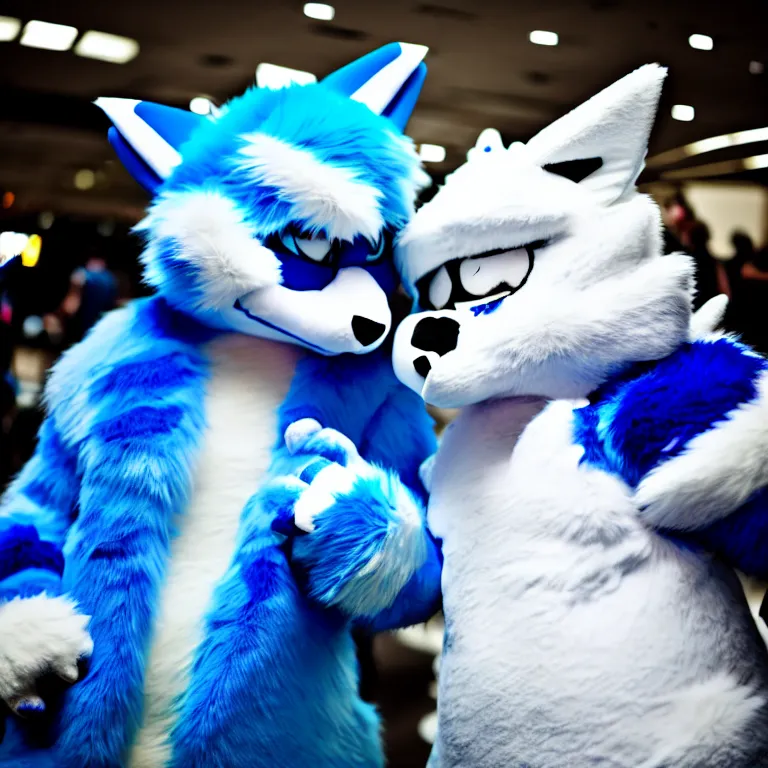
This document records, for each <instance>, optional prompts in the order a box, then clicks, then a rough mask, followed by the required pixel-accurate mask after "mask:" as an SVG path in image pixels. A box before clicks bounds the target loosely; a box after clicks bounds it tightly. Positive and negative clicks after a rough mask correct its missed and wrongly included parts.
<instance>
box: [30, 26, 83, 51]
mask: <svg viewBox="0 0 768 768" xmlns="http://www.w3.org/2000/svg"><path fill="white" fill-rule="evenodd" d="M76 37H77V28H76V27H69V26H67V25H66V24H50V23H49V22H47V21H28V22H27V24H26V26H25V27H24V31H23V32H22V33H21V40H19V42H20V43H21V44H22V45H26V46H29V47H30V48H45V49H47V50H49V51H68V50H69V49H70V48H71V47H72V43H74V42H75V38H76Z"/></svg>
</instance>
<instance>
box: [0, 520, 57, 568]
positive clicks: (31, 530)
mask: <svg viewBox="0 0 768 768" xmlns="http://www.w3.org/2000/svg"><path fill="white" fill-rule="evenodd" d="M26 568H42V569H44V570H49V571H53V572H54V573H57V574H59V576H61V573H62V571H63V570H64V558H63V557H62V554H61V550H60V549H59V548H58V547H57V546H56V545H55V544H53V543H51V542H50V541H41V540H40V534H39V533H38V532H37V529H36V528H35V527H34V526H32V525H13V526H11V527H10V528H8V529H7V530H5V531H3V532H0V582H1V581H3V580H4V579H7V578H8V577H9V576H12V575H13V574H15V573H18V572H19V571H22V570H24V569H26Z"/></svg>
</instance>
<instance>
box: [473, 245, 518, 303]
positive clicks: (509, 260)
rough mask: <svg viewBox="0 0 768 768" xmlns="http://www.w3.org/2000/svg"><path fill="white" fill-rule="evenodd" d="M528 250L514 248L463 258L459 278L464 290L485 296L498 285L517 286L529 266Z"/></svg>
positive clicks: (474, 294)
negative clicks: (472, 257)
mask: <svg viewBox="0 0 768 768" xmlns="http://www.w3.org/2000/svg"><path fill="white" fill-rule="evenodd" d="M529 263H530V262H529V257H528V251H526V249H525V248H515V249H514V250H512V251H504V253H497V254H494V255H493V256H481V257H480V258H475V259H464V261H462V262H461V265H460V266H459V278H460V280H461V285H462V286H463V288H464V290H465V291H467V292H468V293H471V294H472V295H473V296H485V295H486V294H488V292H489V291H492V290H493V289H494V288H496V287H497V286H499V285H502V284H506V285H508V286H509V287H510V288H513V289H514V288H517V287H518V286H519V285H520V284H521V283H522V282H523V280H525V276H526V275H527V274H528V268H529Z"/></svg>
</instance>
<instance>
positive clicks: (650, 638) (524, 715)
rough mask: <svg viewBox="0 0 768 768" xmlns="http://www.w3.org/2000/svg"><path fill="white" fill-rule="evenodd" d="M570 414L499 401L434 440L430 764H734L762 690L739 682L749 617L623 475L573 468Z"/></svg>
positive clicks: (548, 767)
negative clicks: (439, 634) (441, 648)
mask: <svg viewBox="0 0 768 768" xmlns="http://www.w3.org/2000/svg"><path fill="white" fill-rule="evenodd" d="M571 420H572V406H571V405H570V404H569V403H566V402H559V403H555V404H552V405H550V406H548V407H546V406H545V402H544V401H542V400H536V399H518V400H514V399H509V400H499V401H492V402H488V403H484V404H481V405H478V406H472V407H470V408H468V409H466V410H465V411H463V412H462V414H461V415H460V416H459V418H458V420H457V421H456V422H455V423H454V425H453V427H452V429H451V430H449V431H448V432H447V433H446V435H445V437H444V439H443V443H442V444H441V447H440V451H439V452H438V455H437V460H436V464H435V468H434V473H433V487H432V495H431V499H430V506H429V512H428V520H429V524H430V528H431V529H432V531H433V532H434V534H435V535H436V536H437V537H439V538H440V539H441V540H442V542H443V554H444V557H445V563H444V568H443V577H442V578H443V600H444V606H445V614H446V631H447V636H446V644H445V652H444V656H443V660H442V664H441V669H440V679H439V686H440V694H439V696H438V710H439V716H440V724H439V728H438V740H439V744H438V747H439V748H438V752H439V753H440V757H441V760H440V762H439V763H438V764H439V765H440V766H441V768H448V767H450V768H458V766H461V767H462V768H463V766H472V768H498V767H499V766H507V765H522V764H529V765H532V766H533V765H535V766H537V768H564V766H569V768H576V767H577V766H586V765H592V764H598V763H602V762H604V763H605V764H606V765H608V764H610V765H611V766H613V768H637V767H638V766H640V765H643V766H646V767H647V768H651V766H653V768H659V766H662V765H664V766H675V768H683V767H684V768H700V766H703V765H707V766H714V765H718V766H719V765H729V764H731V763H728V762H712V761H711V760H712V758H711V756H712V755H713V754H717V750H718V749H721V748H723V749H728V748H733V745H737V744H741V743H746V742H747V741H748V740H749V739H750V738H751V737H750V728H751V727H753V726H752V723H753V717H754V714H755V710H756V709H757V708H758V707H760V706H764V704H765V701H764V697H763V696H762V694H761V695H758V694H757V693H756V689H755V688H753V687H752V685H751V684H750V685H747V684H745V683H743V682H742V681H743V680H746V679H749V674H748V670H749V669H751V668H752V665H753V663H754V662H753V659H751V658H750V653H751V651H750V649H753V645H752V637H753V635H752V633H753V628H752V626H751V616H750V615H749V613H748V611H747V609H746V606H744V608H743V610H742V611H739V610H736V609H734V604H735V603H737V601H738V600H739V599H741V598H740V596H739V595H737V594H735V593H733V594H732V593H731V592H730V588H729V586H728V585H727V583H726V582H725V581H721V580H719V579H716V578H712V575H711V571H710V570H709V569H710V566H709V565H708V564H707V563H706V562H704V561H703V560H701V559H699V558H698V557H693V556H690V555H689V554H688V553H686V552H684V551H683V550H680V549H678V548H677V547H675V546H673V545H670V544H669V543H668V542H667V541H665V540H664V539H663V538H661V537H658V536H657V535H656V534H655V533H653V532H652V531H649V530H648V528H647V527H646V526H645V525H644V523H643V522H642V520H641V519H640V518H639V516H638V515H637V513H636V510H635V506H634V504H633V501H632V496H631V491H630V489H629V488H628V487H627V486H626V485H625V484H624V483H623V482H621V480H619V479H617V478H615V477H614V476H612V475H609V474H607V473H604V472H602V471H601V470H598V469H595V468H592V467H590V466H589V465H583V464H581V462H580V460H581V457H582V453H583V451H582V449H581V447H579V446H576V445H574V444H573V441H572V423H571ZM728 745H730V747H729V746H728ZM729 754H732V753H729ZM662 756H663V757H664V758H665V759H662ZM707 756H709V758H710V760H709V761H708V760H707V759H706V758H707ZM739 765H742V766H743V764H741V763H740V764H739Z"/></svg>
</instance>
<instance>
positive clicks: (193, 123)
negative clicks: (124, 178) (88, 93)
mask: <svg viewBox="0 0 768 768" xmlns="http://www.w3.org/2000/svg"><path fill="white" fill-rule="evenodd" d="M95 103H96V106H98V107H100V108H101V109H103V110H104V112H105V113H106V115H107V117H109V119H110V120H111V121H112V123H113V124H114V127H113V128H111V129H110V131H109V141H110V144H112V146H113V148H114V149H115V152H116V153H117V155H118V157H119V158H120V160H121V162H122V163H123V165H125V167H126V168H127V170H128V172H129V173H130V174H131V175H132V176H133V177H134V178H135V179H136V181H138V182H139V183H140V184H141V185H142V186H143V187H144V188H145V189H147V190H148V191H149V192H152V193H154V192H155V191H156V189H157V188H158V187H159V186H160V184H162V183H163V181H164V180H165V179H167V178H168V176H170V174H171V172H172V171H173V169H174V168H175V167H176V166H177V165H178V164H179V163H180V162H181V155H180V154H179V148H180V147H181V146H182V144H184V143H185V142H186V141H187V140H188V139H189V137H190V136H191V134H192V132H193V131H194V130H195V128H197V127H198V126H199V125H201V123H202V121H204V120H206V119H207V118H205V117H204V116H202V115H196V114H194V113H193V112H187V111H186V110H183V109H176V108H174V107H166V106H163V105H162V104H153V103H152V102H149V101H136V100H134V99H112V98H100V99H97V100H96V102H95Z"/></svg>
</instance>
